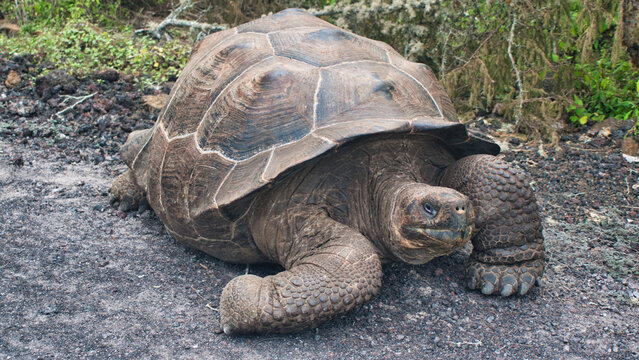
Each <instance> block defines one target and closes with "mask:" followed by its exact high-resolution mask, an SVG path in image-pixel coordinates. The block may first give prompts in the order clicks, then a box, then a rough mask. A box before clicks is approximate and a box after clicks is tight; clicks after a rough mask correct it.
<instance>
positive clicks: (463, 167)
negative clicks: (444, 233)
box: [440, 155, 544, 296]
mask: <svg viewBox="0 0 639 360" xmlns="http://www.w3.org/2000/svg"><path fill="white" fill-rule="evenodd" d="M440 183H441V185H442V186H447V187H451V188H454V189H456V190H457V191H460V192H461V193H463V194H465V195H467V196H468V197H469V198H470V200H471V202H472V204H473V207H474V210H475V216H476V234H473V239H472V243H473V252H472V254H471V259H470V260H471V262H470V265H469V267H468V270H467V277H468V286H469V287H470V288H473V289H481V291H482V293H484V294H493V293H499V294H501V295H502V296H509V295H512V294H514V293H517V292H518V293H519V294H520V295H523V294H525V293H527V292H528V290H529V289H530V288H531V287H532V286H533V284H534V283H535V281H537V282H539V280H540V278H541V276H542V274H543V271H544V244H543V236H542V227H541V220H540V218H539V212H538V209H537V203H536V200H535V196H534V194H533V191H532V189H531V188H530V185H529V180H528V177H527V176H526V174H525V173H524V172H523V171H521V170H520V169H517V168H515V167H513V166H510V165H508V164H507V163H505V162H504V161H502V160H500V159H498V158H496V157H494V156H491V155H473V156H468V157H465V158H462V159H460V160H458V161H457V162H455V163H454V164H453V165H451V166H450V167H449V168H447V169H446V171H445V172H444V175H443V177H442V179H441V182H440Z"/></svg>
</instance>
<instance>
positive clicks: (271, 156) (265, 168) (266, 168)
mask: <svg viewBox="0 0 639 360" xmlns="http://www.w3.org/2000/svg"><path fill="white" fill-rule="evenodd" d="M278 147H279V146H273V147H272V148H271V153H270V154H269V155H268V160H266V165H265V166H264V170H262V174H261V175H260V177H261V178H262V180H263V181H264V182H269V180H268V179H266V178H265V177H264V174H266V170H268V167H269V165H271V160H273V154H274V153H275V149H276V148H278Z"/></svg>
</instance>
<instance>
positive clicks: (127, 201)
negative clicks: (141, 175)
mask: <svg viewBox="0 0 639 360" xmlns="http://www.w3.org/2000/svg"><path fill="white" fill-rule="evenodd" d="M109 203H110V204H111V205H116V204H118V208H119V209H120V210H122V211H129V210H137V209H138V208H142V207H144V206H145V204H146V195H145V194H144V191H143V190H142V189H140V187H139V186H138V185H137V184H136V182H135V178H134V175H133V171H131V170H127V171H125V172H123V173H122V174H120V175H119V176H118V177H117V178H116V179H115V180H113V183H112V184H111V188H109ZM147 206H148V205H147Z"/></svg>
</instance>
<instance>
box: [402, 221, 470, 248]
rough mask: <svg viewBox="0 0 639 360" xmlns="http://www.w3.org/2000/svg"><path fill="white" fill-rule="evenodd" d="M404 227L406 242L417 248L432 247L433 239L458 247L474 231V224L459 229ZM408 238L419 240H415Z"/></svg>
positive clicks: (442, 243)
mask: <svg viewBox="0 0 639 360" xmlns="http://www.w3.org/2000/svg"><path fill="white" fill-rule="evenodd" d="M403 229H404V233H405V236H406V242H405V243H410V245H411V246H409V247H411V248H415V249H417V248H426V247H431V246H433V243H432V241H435V242H436V243H438V244H441V245H445V246H446V245H447V246H451V245H452V246H453V247H457V246H459V245H464V244H466V242H467V241H468V240H469V239H470V235H471V234H472V232H473V226H472V225H468V226H466V227H464V228H462V229H459V230H451V229H430V228H427V227H419V226H404V227H403ZM408 238H412V239H415V240H417V239H419V240H418V241H415V240H412V239H408ZM407 245H408V244H407Z"/></svg>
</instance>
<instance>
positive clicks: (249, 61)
mask: <svg viewBox="0 0 639 360" xmlns="http://www.w3.org/2000/svg"><path fill="white" fill-rule="evenodd" d="M498 152H499V147H498V146H497V145H495V144H494V143H492V142H490V141H487V140H485V139H484V138H482V137H481V136H478V135H474V134H469V132H467V131H466V129H465V127H464V126H463V124H461V123H459V121H458V120H457V117H456V115H455V112H454V109H453V106H452V103H451V101H450V99H449V98H448V96H447V95H446V93H445V92H444V90H443V89H442V87H441V86H440V85H439V84H438V82H437V80H436V78H435V76H434V74H433V72H432V71H431V70H430V69H429V68H428V67H427V66H424V65H422V64H417V63H414V62H410V61H407V60H405V59H404V58H402V57H401V56H400V55H399V54H398V53H397V52H396V51H395V50H393V49H392V48H391V47H390V46H388V45H386V44H384V43H382V42H378V41H374V40H370V39H366V38H364V37H361V36H358V35H355V34H352V33H350V32H347V31H344V30H341V29H340V28H338V27H335V26H333V25H331V24H329V23H327V22H325V21H323V20H320V19H318V18H316V17H313V16H311V15H309V14H307V13H305V12H304V11H301V10H287V11H282V12H280V13H277V14H274V15H271V16H267V17H263V18H261V19H259V20H256V21H253V22H249V23H247V24H244V25H241V26H238V27H236V28H233V29H230V30H226V31H222V32H218V33H214V34H212V35H209V36H208V37H206V38H204V39H203V40H202V41H201V42H200V43H199V44H198V45H197V47H196V48H195V50H194V51H193V55H192V56H191V58H190V60H189V62H188V64H187V65H186V67H185V68H184V71H183V72H182V75H181V76H180V78H179V79H178V81H177V82H176V84H175V86H174V87H173V89H172V91H171V94H170V95H169V99H168V101H167V104H166V105H165V106H164V108H163V110H162V112H161V114H160V116H159V118H158V120H157V122H156V124H155V126H153V127H152V128H150V129H147V130H140V131H135V132H133V133H131V134H130V136H129V138H128V140H127V142H126V143H125V144H124V146H123V148H122V152H121V155H122V159H123V160H124V162H126V164H127V165H128V167H129V170H128V171H126V172H124V173H123V174H122V175H120V176H119V177H118V178H117V179H116V180H115V181H114V183H113V185H112V187H111V189H110V192H111V195H112V201H113V202H116V203H117V202H119V203H120V206H121V207H123V208H125V209H126V208H134V207H135V206H137V204H138V203H139V202H140V201H141V200H143V199H144V198H146V199H147V200H148V202H149V204H150V205H151V207H152V208H153V210H154V211H155V213H156V214H157V215H158V216H159V217H160V219H161V220H162V222H163V223H164V225H165V226H166V229H167V231H168V232H169V233H170V234H171V235H172V236H173V237H175V238H176V239H178V240H179V241H181V242H183V243H185V244H187V245H189V246H192V247H194V248H196V249H199V250H201V251H204V252H206V253H208V254H211V255H212V256H214V257H216V258H218V259H221V260H224V261H229V262H234V263H263V262H272V263H278V264H281V265H282V266H283V267H284V269H285V270H284V271H282V272H280V273H278V274H275V275H273V276H266V277H263V278H262V277H258V276H254V275H241V276H238V277H236V278H234V279H233V280H231V281H230V282H229V283H228V284H227V285H226V287H225V288H224V290H223V292H222V296H221V300H220V307H219V310H220V322H221V328H222V329H223V331H224V332H225V333H232V334H235V333H248V332H292V331H298V330H302V329H307V328H311V327H314V326H316V325H318V324H319V323H321V322H323V321H325V320H327V319H330V318H332V317H334V316H336V315H338V314H342V313H345V312H347V311H349V310H351V309H353V308H355V307H357V306H359V305H361V304H362V303H364V302H365V301H367V300H369V299H371V297H372V296H374V295H375V294H376V293H377V292H379V290H380V287H381V286H382V270H381V266H382V264H383V263H386V262H390V261H404V262H407V263H410V264H423V263H426V262H428V261H429V260H431V259H433V258H435V257H438V256H442V255H446V254H450V253H451V252H453V251H455V250H456V249H459V248H461V247H463V246H464V245H465V244H466V243H467V242H468V241H469V240H471V241H472V245H473V251H472V254H471V256H470V259H469V265H468V268H467V273H466V274H467V278H468V286H469V287H470V288H473V289H480V290H481V292H482V293H484V294H499V295H501V296H509V295H512V294H525V293H527V292H528V291H529V290H530V289H531V287H532V286H533V285H534V284H535V282H536V281H537V282H538V281H539V279H540V277H541V275H542V272H543V269H544V245H543V238H542V227H541V222H540V218H539V214H538V209H537V204H536V200H535V197H534V194H533V191H532V189H531V187H530V185H529V180H528V178H527V176H526V175H525V174H524V173H523V172H522V171H521V170H519V169H517V168H515V167H513V166H511V165H509V164H508V163H506V162H504V161H503V160H501V159H500V158H497V157H495V155H497V153H498Z"/></svg>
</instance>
